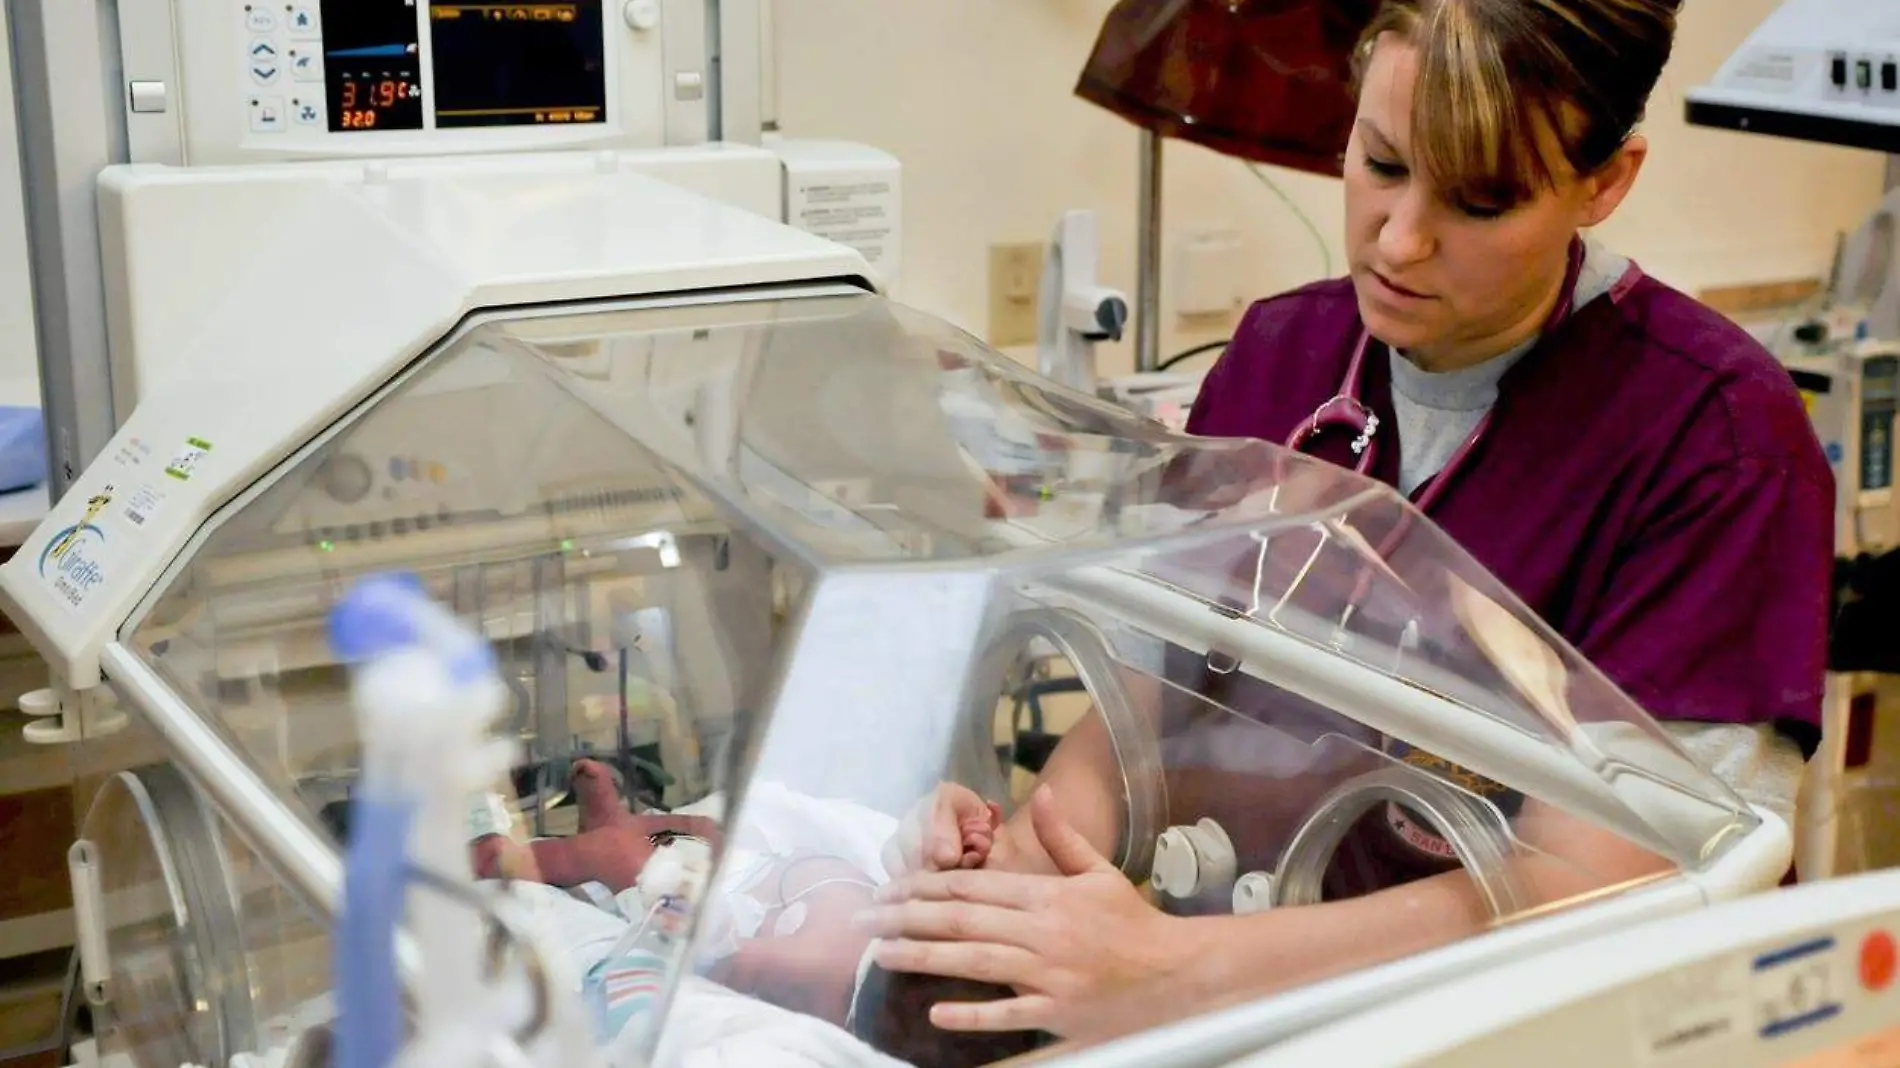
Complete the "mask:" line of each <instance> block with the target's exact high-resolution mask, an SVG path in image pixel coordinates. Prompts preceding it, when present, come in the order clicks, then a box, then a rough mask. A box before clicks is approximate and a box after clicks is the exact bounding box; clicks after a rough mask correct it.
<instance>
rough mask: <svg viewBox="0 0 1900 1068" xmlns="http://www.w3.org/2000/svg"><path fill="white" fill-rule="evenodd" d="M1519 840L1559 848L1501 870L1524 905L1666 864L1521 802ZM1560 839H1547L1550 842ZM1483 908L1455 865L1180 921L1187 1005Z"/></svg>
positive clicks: (1298, 973) (1464, 920) (1267, 985)
mask: <svg viewBox="0 0 1900 1068" xmlns="http://www.w3.org/2000/svg"><path fill="white" fill-rule="evenodd" d="M1531 807H1532V809H1533V811H1532V813H1531V816H1532V819H1531V821H1530V823H1531V826H1530V827H1525V828H1521V830H1523V831H1527V832H1529V833H1527V834H1526V837H1528V838H1541V839H1544V841H1543V842H1542V843H1534V844H1541V845H1542V846H1543V847H1544V848H1546V849H1547V850H1549V847H1550V846H1551V845H1559V844H1560V848H1561V855H1550V854H1551V853H1556V852H1557V851H1556V850H1549V852H1547V854H1546V855H1542V856H1537V855H1530V856H1519V857H1517V858H1516V859H1514V860H1512V861H1511V862H1510V864H1511V874H1512V876H1513V877H1514V878H1515V880H1516V881H1517V884H1518V887H1519V888H1520V891H1521V893H1522V895H1523V897H1524V899H1525V904H1526V906H1527V907H1535V906H1537V905H1544V904H1553V903H1557V902H1562V901H1566V900H1569V899H1572V898H1575V897H1577V896H1579V895H1582V894H1587V893H1590V892H1591V891H1594V890H1600V889H1603V888H1605V887H1610V886H1615V885H1618V884H1622V883H1627V882H1629V881H1632V880H1636V879H1641V878H1643V877H1645V876H1648V875H1654V874H1658V873H1661V872H1664V871H1667V870H1668V869H1669V866H1668V865H1667V864H1666V863H1665V862H1663V861H1662V860H1661V859H1660V858H1657V857H1655V856H1653V855H1652V854H1650V853H1648V852H1645V851H1643V850H1641V849H1638V848H1636V847H1634V846H1631V845H1629V844H1627V843H1625V842H1623V841H1621V840H1620V839H1615V838H1613V837H1612V836H1609V835H1607V834H1606V833H1604V832H1597V831H1595V829H1594V828H1592V827H1590V826H1589V825H1588V824H1585V823H1583V821H1580V820H1577V819H1575V818H1574V817H1570V816H1565V815H1563V814H1560V813H1556V812H1554V811H1550V810H1547V809H1544V810H1542V811H1537V810H1538V809H1541V808H1542V806H1536V805H1535V804H1534V803H1533V805H1532V806H1531ZM1553 838H1555V839H1560V840H1561V841H1560V843H1559V842H1553V841H1551V839H1553ZM1491 921H1492V917H1491V913H1490V910H1489V908H1488V907H1487V906H1486V905H1485V903H1484V898H1483V896H1482V895H1481V894H1480V893H1479V892H1478V888H1477V886H1476V885H1475V884H1474V883H1473V882H1472V881H1471V878H1470V876H1468V875H1466V874H1465V872H1464V871H1463V870H1458V871H1450V872H1446V873H1444V874H1442V875H1437V876H1433V877H1431V878H1429V879H1421V880H1419V881H1417V882H1413V883H1407V884H1405V885H1403V886H1395V887H1392V888H1391V889H1387V890H1381V891H1379V892H1377V893H1373V894H1367V895H1365V896H1364V897H1358V898H1352V899H1350V900H1346V901H1332V902H1327V903H1326V904H1323V905H1311V906H1306V907H1303V908H1287V909H1274V910H1270V911H1267V912H1263V913H1256V914H1254V915H1251V916H1215V917H1206V918H1195V919H1190V920H1187V921H1185V925H1186V927H1187V928H1188V929H1189V931H1188V932H1187V933H1190V934H1191V937H1190V938H1189V939H1188V941H1189V942H1190V944H1191V945H1192V946H1193V947H1194V950H1193V952H1194V953H1195V955H1196V957H1197V958H1198V961H1199V963H1198V964H1196V965H1194V966H1191V967H1190V968H1189V970H1188V977H1189V978H1188V983H1187V985H1188V986H1189V987H1190V988H1191V990H1192V991H1193V992H1194V993H1195V994H1197V995H1198V997H1199V998H1200V999H1201V1000H1199V1001H1197V1002H1194V1003H1192V1004H1193V1006H1194V1011H1204V1010H1205V1009H1211V1008H1215V1007H1219V1006H1221V1005H1228V1004H1234V1003H1237V1002H1241V1001H1246V1000H1248V999H1250V998H1255V997H1261V996H1265V995H1267V994H1271V993H1276V992H1278V991H1282V990H1288V989H1291V988H1293V987H1297V986H1302V985H1305V984H1308V983H1314V982H1318V981H1320V980H1322V979H1328V978H1331V977H1333V976H1336V975H1342V974H1345V973H1347V972H1352V971H1357V970H1360V969H1362V968H1369V967H1372V966H1374V965H1377V964H1384V963H1387V962H1389V961H1394V960H1398V959H1400V958H1401V957H1407V956H1410V955H1412V954H1415V953H1422V952H1425V951H1426V950H1430V949H1436V948H1438V947H1440V946H1445V945H1450V944H1451V943H1453V942H1456V941H1459V940H1460V939H1464V938H1469V937H1471V936H1472V935H1476V934H1481V933H1483V932H1484V931H1485V930H1486V928H1488V927H1489V926H1490V924H1491Z"/></svg>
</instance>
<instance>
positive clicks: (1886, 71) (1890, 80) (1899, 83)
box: [1880, 59, 1900, 93]
mask: <svg viewBox="0 0 1900 1068" xmlns="http://www.w3.org/2000/svg"><path fill="white" fill-rule="evenodd" d="M1880 88H1881V91H1883V92H1888V93H1891V92H1894V91H1896V90H1900V63H1895V62H1894V61H1893V60H1891V59H1890V60H1888V61H1886V62H1885V63H1882V64H1881V65H1880Z"/></svg>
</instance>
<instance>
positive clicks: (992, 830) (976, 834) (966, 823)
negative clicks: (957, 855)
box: [957, 801, 1003, 868]
mask: <svg viewBox="0 0 1900 1068" xmlns="http://www.w3.org/2000/svg"><path fill="white" fill-rule="evenodd" d="M985 809H986V811H985V812H984V813H983V814H982V815H980V816H979V815H972V816H970V817H968V818H966V819H964V820H963V821H962V822H961V823H959V824H958V825H957V829H958V831H959V832H960V833H961V835H962V838H963V859H962V861H961V862H960V863H959V864H958V867H963V868H980V867H982V866H983V865H984V864H985V863H986V862H987V861H988V860H989V859H990V847H991V846H993V845H995V844H996V832H997V830H998V828H1000V827H1002V826H1003V806H1001V805H999V804H997V803H996V802H994V801H990V802H986V803H985Z"/></svg>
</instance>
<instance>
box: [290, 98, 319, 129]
mask: <svg viewBox="0 0 1900 1068" xmlns="http://www.w3.org/2000/svg"><path fill="white" fill-rule="evenodd" d="M290 119H291V121H292V122H295V123H296V124H297V125H299V126H322V125H323V107H322V105H321V104H319V103H318V102H317V101H315V100H297V99H294V98H293V99H292V100H291V102H290Z"/></svg>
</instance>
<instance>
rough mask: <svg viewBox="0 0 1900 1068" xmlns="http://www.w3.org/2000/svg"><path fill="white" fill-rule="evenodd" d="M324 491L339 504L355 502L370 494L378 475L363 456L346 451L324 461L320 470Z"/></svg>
mask: <svg viewBox="0 0 1900 1068" xmlns="http://www.w3.org/2000/svg"><path fill="white" fill-rule="evenodd" d="M318 478H319V479H320V480H321V482H322V485H323V491H324V492H325V493H327V494H329V495H330V499H331V500H333V501H335V502H337V503H338V504H355V503H356V502H357V501H360V500H362V499H363V498H364V497H367V496H369V491H370V487H371V486H372V485H373V484H374V483H375V481H376V476H375V475H374V474H372V473H371V472H370V469H369V464H368V463H366V462H365V461H364V460H363V458H362V457H361V456H358V455H356V454H355V453H350V452H346V453H343V454H341V455H339V456H335V457H332V458H331V459H329V460H327V461H325V462H324V465H323V467H322V468H321V469H319V471H318Z"/></svg>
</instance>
